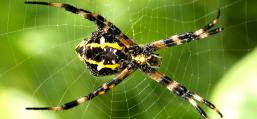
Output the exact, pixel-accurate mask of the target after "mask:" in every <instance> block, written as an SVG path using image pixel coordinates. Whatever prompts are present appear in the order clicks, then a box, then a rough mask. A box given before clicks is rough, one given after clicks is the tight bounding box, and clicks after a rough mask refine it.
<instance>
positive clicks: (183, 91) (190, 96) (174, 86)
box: [141, 67, 223, 119]
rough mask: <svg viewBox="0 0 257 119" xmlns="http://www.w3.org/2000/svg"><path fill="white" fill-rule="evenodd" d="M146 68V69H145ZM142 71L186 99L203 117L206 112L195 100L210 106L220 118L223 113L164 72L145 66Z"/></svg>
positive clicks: (205, 116) (205, 115)
mask: <svg viewBox="0 0 257 119" xmlns="http://www.w3.org/2000/svg"><path fill="white" fill-rule="evenodd" d="M145 69H146V70H145ZM145 69H144V70H143V71H144V72H145V73H147V74H148V76H149V77H150V78H151V79H153V80H155V81H157V82H158V83H160V84H162V85H163V86H165V87H166V88H167V89H168V90H170V91H171V92H173V93H175V94H176V95H177V96H180V97H182V98H183V99H185V100H187V101H188V102H189V103H190V104H191V105H192V106H193V107H194V108H195V109H196V110H197V111H198V112H199V114H200V115H201V116H202V117H203V118H204V119H207V114H206V113H205V111H204V110H203V109H202V108H201V107H200V106H199V105H198V104H197V102H196V101H198V102H200V103H202V104H204V105H206V106H207V107H209V108H211V109H212V110H214V111H215V112H217V113H218V114H219V115H220V117H221V118H222V117H223V115H222V114H221V112H220V111H219V110H218V109H217V108H216V107H215V106H214V105H213V104H212V103H210V102H209V101H207V100H205V99H203V98H202V97H200V96H199V95H197V94H195V93H193V92H192V91H190V90H188V89H187V88H186V87H184V86H182V85H181V84H179V83H178V82H176V81H175V80H172V79H170V78H169V77H168V76H165V75H164V74H162V73H160V72H158V71H156V70H155V69H152V68H149V67H148V68H145ZM141 70H142V69H141Z"/></svg>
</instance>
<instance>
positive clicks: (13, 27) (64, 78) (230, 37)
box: [0, 0, 257, 119]
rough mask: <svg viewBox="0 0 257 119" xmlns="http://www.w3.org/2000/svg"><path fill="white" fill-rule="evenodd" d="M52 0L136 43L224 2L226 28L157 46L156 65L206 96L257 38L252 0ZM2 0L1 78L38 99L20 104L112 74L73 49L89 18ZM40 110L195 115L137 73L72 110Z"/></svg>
mask: <svg viewBox="0 0 257 119" xmlns="http://www.w3.org/2000/svg"><path fill="white" fill-rule="evenodd" d="M42 1H43V0H42ZM48 2H49V1H48ZM50 2H65V3H70V4H73V5H75V6H78V7H81V8H85V9H87V10H90V11H93V12H97V13H100V14H101V15H103V16H105V17H106V18H107V19H108V20H110V21H111V22H112V23H114V24H115V25H116V26H118V27H119V28H120V29H122V31H123V32H124V33H125V34H127V35H128V36H129V37H130V38H133V39H135V41H136V42H137V43H138V44H145V43H149V42H151V41H154V40H159V39H163V38H166V37H169V36H172V35H174V34H177V33H182V32H187V31H193V30H196V29H198V28H200V27H202V26H203V25H205V24H206V23H208V22H209V21H210V19H212V18H214V17H215V16H216V14H217V9H218V8H221V13H222V16H221V20H220V24H218V25H221V24H222V25H223V26H224V27H225V31H224V32H222V33H220V34H218V35H214V36H211V37H209V38H207V39H206V40H202V41H197V42H192V43H189V44H184V45H182V46H175V47H172V48H167V49H162V50H160V51H158V53H159V54H160V56H162V64H161V67H160V68H159V71H161V72H163V73H165V74H166V75H168V76H169V77H171V78H173V79H175V80H176V81H178V82H180V83H181V84H183V85H184V86H186V87H187V88H188V89H190V90H192V91H194V92H197V93H198V94H199V95H201V96H202V97H204V98H206V99H209V100H210V101H211V100H212V99H210V96H211V93H212V91H213V88H214V87H215V85H216V84H217V82H218V81H219V79H220V78H221V77H222V76H223V75H224V73H226V71H227V70H228V69H229V68H230V67H231V66H232V65H233V64H234V63H235V62H237V61H238V60H239V59H240V58H241V57H243V56H244V55H245V54H247V53H248V52H250V51H252V49H253V48H254V47H255V46H256V44H257V43H256V41H254V40H253V38H251V37H254V36H253V34H254V32H252V31H250V29H251V28H252V29H253V27H252V26H249V25H250V24H253V25H256V21H257V18H256V17H255V16H250V14H251V8H252V7H253V6H252V2H251V1H249V0H248V1H247V0H219V1H205V0H170V1H168V0H142V1H138V0H122V1H121V0H94V1H92V0H74V1H68V0H55V1H52V0H51V1H50ZM3 4H4V5H5V6H3V7H2V8H0V9H1V11H4V12H5V14H3V17H1V18H3V19H1V20H0V23H1V25H2V27H1V29H0V41H1V43H0V45H1V48H3V51H2V52H3V54H2V56H1V60H2V63H1V65H2V66H1V67H0V78H1V80H3V81H2V82H3V83H1V84H0V86H1V87H9V88H10V87H12V88H17V89H19V90H21V91H23V92H24V93H26V94H27V95H30V98H31V100H33V101H35V100H37V101H38V103H35V104H37V105H35V104H34V103H28V102H27V103H26V105H25V104H24V105H23V108H25V107H27V106H56V105H61V104H63V103H65V102H68V101H71V100H74V99H76V98H78V97H80V96H83V95H86V94H88V93H89V92H92V91H94V90H95V89H96V88H97V87H98V86H100V85H101V84H102V83H104V82H107V81H109V80H110V79H111V78H112V77H113V76H107V77H93V76H91V75H90V74H89V72H88V70H86V69H85V67H84V65H83V63H82V62H81V61H79V58H77V56H76V54H75V53H74V47H75V46H76V45H77V44H78V43H79V42H80V41H81V40H82V39H83V38H88V37H89V36H90V33H91V32H92V31H94V30H95V25H94V24H93V23H91V22H89V21H87V20H83V19H81V17H79V16H76V15H73V14H71V13H68V12H65V11H64V10H62V9H58V8H51V7H47V6H37V5H24V4H23V1H21V0H4V1H3ZM248 6H250V7H248ZM238 8H240V10H239V11H238V12H237V13H236V12H235V10H237V9H238ZM249 11H250V12H249ZM237 33H238V34H237ZM242 39H244V40H242ZM9 88H6V89H5V90H9ZM3 90H4V89H3ZM22 98H23V97H21V100H22ZM217 98H219V97H217ZM214 104H215V102H214ZM217 106H218V105H217ZM9 108H14V107H9ZM204 109H205V110H209V109H207V108H204ZM34 113H35V112H34ZM37 113H38V112H37ZM39 113H41V114H42V113H43V114H42V115H49V114H50V115H54V118H57V119H66V118H67V119H69V118H77V119H84V118H92V119H99V118H114V119H115V118H156V119H157V118H178V119H184V118H200V116H199V114H198V113H197V112H196V111H195V110H194V108H193V107H192V106H191V105H190V104H189V103H188V102H186V101H184V100H182V99H181V98H179V97H177V96H174V95H173V94H172V93H171V92H169V91H168V90H167V89H166V88H164V87H162V86H161V85H159V84H157V83H156V82H155V81H153V80H151V79H149V78H147V76H146V75H145V74H143V73H142V72H140V71H136V72H135V73H133V74H132V75H130V76H129V78H127V79H126V80H125V81H124V82H122V83H121V84H120V85H118V86H117V87H115V88H114V89H113V90H111V91H109V92H108V93H107V94H105V95H101V96H98V97H96V98H95V99H93V100H92V101H89V102H87V103H85V104H83V105H81V106H78V107H76V108H74V109H72V110H69V111H64V112H49V111H47V112H43V111H40V112H39ZM30 114H31V113H30ZM217 117H218V115H217ZM46 118H47V117H46ZM48 118H49V117H48Z"/></svg>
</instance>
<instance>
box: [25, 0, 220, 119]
mask: <svg viewBox="0 0 257 119" xmlns="http://www.w3.org/2000/svg"><path fill="white" fill-rule="evenodd" d="M25 3H26V4H39V5H48V6H54V7H60V8H64V9H65V10H66V11H69V12H72V13H74V14H77V15H80V16H82V17H83V18H84V19H87V20H90V21H92V22H94V23H95V24H96V26H97V30H96V31H95V32H93V33H92V35H91V37H90V38H88V39H84V40H83V41H81V42H80V43H79V44H78V45H77V47H76V49H75V51H76V53H77V54H78V56H79V57H80V59H81V60H82V61H83V62H84V63H85V64H86V66H87V68H88V69H89V71H90V72H91V74H92V75H94V76H106V75H112V74H116V76H115V77H114V78H113V79H112V80H110V81H109V82H106V83H104V84H103V85H102V86H99V87H98V88H97V89H96V90H95V91H93V92H91V93H89V94H88V95H86V96H82V97H80V98H78V99H76V100H73V101H71V102H68V103H65V104H64V105H62V106H56V107H29V108H26V109H27V110H67V109H70V108H73V107H75V106H78V105H80V104H82V103H84V102H87V101H89V100H91V99H93V98H94V97H96V96H98V95H101V94H105V93H106V92H107V91H109V90H110V89H112V88H113V87H115V86H116V85H118V84H119V83H121V82H122V81H123V80H124V79H125V78H126V77H128V76H129V75H130V74H131V73H133V72H134V71H135V70H137V69H139V70H141V71H142V72H144V73H145V74H147V75H148V77H149V78H151V79H153V80H155V81H157V82H158V83H160V84H161V85H163V86H165V87H166V88H167V89H168V90H170V91H171V92H173V93H174V94H176V95H177V96H180V97H182V98H183V99H185V100H186V101H188V102H189V103H190V104H191V105H192V106H193V107H194V108H195V109H196V110H197V111H198V112H199V114H200V115H201V116H202V117H203V118H204V119H207V115H206V113H205V111H204V110H203V109H202V108H201V107H200V106H199V105H198V103H197V102H199V103H202V104H204V105H206V106H207V107H209V108H210V109H212V110H214V111H216V112H217V113H218V114H219V115H220V116H221V117H222V114H221V112H220V111H219V110H218V109H217V108H216V107H215V106H214V105H213V104H212V103H211V102H209V101H208V100H206V99H204V98H202V97H200V96H199V95H198V94H196V93H194V92H193V91H190V90H189V89H187V88H186V87H185V86H183V85H181V84H179V83H178V82H176V81H175V80H172V79H171V78H169V77H168V76H166V75H165V74H162V73H160V72H158V71H157V68H158V67H159V65H160V62H159V60H160V56H159V55H158V54H156V53H155V51H157V50H158V49H161V48H166V47H170V46H176V45H181V44H184V43H188V42H191V41H194V40H200V39H204V38H207V37H208V36H210V35H213V34H216V33H219V32H221V31H222V30H223V28H222V27H221V28H214V29H212V28H213V26H214V25H216V24H217V23H218V21H219V17H220V10H219V11H218V15H217V17H216V18H214V19H213V20H211V22H209V23H208V24H207V25H206V26H204V27H202V28H200V29H198V30H196V31H194V32H185V33H181V34H178V35H174V36H171V37H169V38H165V39H162V40H157V41H154V42H152V43H149V44H145V45H137V44H136V43H135V42H134V41H133V40H132V39H130V38H129V37H127V36H126V35H125V34H124V33H122V32H121V30H119V29H118V28H117V27H116V26H115V25H113V24H112V23H111V22H109V21H107V20H106V19H105V18H104V17H103V16H101V15H99V14H96V13H92V12H90V11H88V10H84V9H79V8H76V7H74V6H72V5H69V4H64V3H48V2H36V1H30V2H25Z"/></svg>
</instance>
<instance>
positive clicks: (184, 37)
mask: <svg viewBox="0 0 257 119" xmlns="http://www.w3.org/2000/svg"><path fill="white" fill-rule="evenodd" d="M219 18H220V10H219V11H218V15H217V17H216V18H215V19H213V20H212V21H211V22H210V23H208V24H207V25H206V26H204V27H203V28H200V29H199V30H196V31H195V32H186V33H182V34H178V35H174V36H172V37H170V38H167V39H163V40H159V41H154V42H152V43H151V44H149V47H151V48H154V49H156V50H157V49H160V48H165V47H170V46H175V45H181V44H184V43H187V42H190V41H193V40H199V39H204V38H206V37H208V36H210V35H213V34H216V33H219V32H221V31H222V30H223V28H222V27H221V28H215V29H212V30H210V29H211V28H212V27H213V26H214V25H216V24H217V23H218V21H219Z"/></svg>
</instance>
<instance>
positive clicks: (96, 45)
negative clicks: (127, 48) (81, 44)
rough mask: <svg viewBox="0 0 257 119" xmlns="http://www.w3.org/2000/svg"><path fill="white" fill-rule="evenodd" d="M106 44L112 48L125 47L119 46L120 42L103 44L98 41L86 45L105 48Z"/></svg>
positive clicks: (120, 48)
mask: <svg viewBox="0 0 257 119" xmlns="http://www.w3.org/2000/svg"><path fill="white" fill-rule="evenodd" d="M106 46H109V47H111V48H115V49H117V50H122V49H123V47H121V46H119V44H118V43H102V44H98V43H89V44H87V45H86V47H100V48H102V49H103V48H105V47H106Z"/></svg>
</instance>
